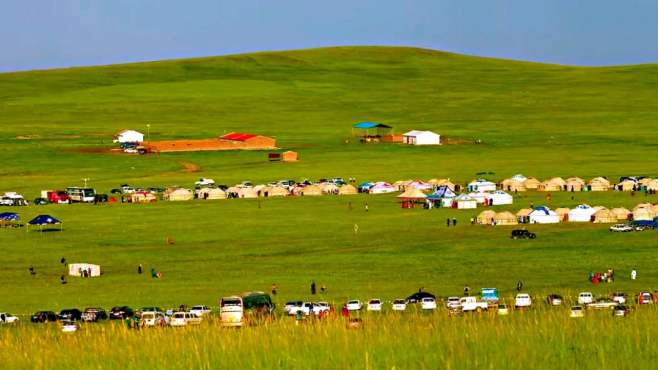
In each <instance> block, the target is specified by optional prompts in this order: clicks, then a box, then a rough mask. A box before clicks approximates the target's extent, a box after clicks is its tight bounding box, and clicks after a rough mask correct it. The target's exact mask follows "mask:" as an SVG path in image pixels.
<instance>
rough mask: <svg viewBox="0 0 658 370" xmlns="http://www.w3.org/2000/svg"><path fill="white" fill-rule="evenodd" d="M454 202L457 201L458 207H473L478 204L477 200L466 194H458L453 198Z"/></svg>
mask: <svg viewBox="0 0 658 370" xmlns="http://www.w3.org/2000/svg"><path fill="white" fill-rule="evenodd" d="M454 202H455V203H457V208H458V209H473V208H477V206H478V203H477V201H476V200H475V199H473V198H471V197H469V196H468V195H466V194H460V195H459V196H457V197H456V198H455V199H454Z"/></svg>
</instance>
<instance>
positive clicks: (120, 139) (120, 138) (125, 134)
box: [114, 130, 144, 143]
mask: <svg viewBox="0 0 658 370" xmlns="http://www.w3.org/2000/svg"><path fill="white" fill-rule="evenodd" d="M143 141H144V134H142V133H141V132H138V131H135V130H123V131H121V132H119V133H118V134H116V136H115V137H114V142H115V143H141V142H143Z"/></svg>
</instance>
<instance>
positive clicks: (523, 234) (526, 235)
mask: <svg viewBox="0 0 658 370" xmlns="http://www.w3.org/2000/svg"><path fill="white" fill-rule="evenodd" d="M536 237H537V235H536V234H535V233H531V232H530V231H528V230H525V229H516V230H512V235H511V236H510V238H512V239H535V238H536Z"/></svg>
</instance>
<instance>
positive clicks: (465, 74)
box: [0, 47, 658, 191]
mask: <svg viewBox="0 0 658 370" xmlns="http://www.w3.org/2000/svg"><path fill="white" fill-rule="evenodd" d="M656 93H658V65H643V66H624V67H612V68H581V67H565V66H556V65H542V64H536V63H524V62H514V61H507V60H497V59H487V58H476V57H468V56H462V55H456V54H449V53H443V52H436V51H430V50H422V49H413V48H389V47H343V48H326V49H312V50H300V51H290V52H276V53H269V52H268V53H256V54H246V55H236V56H227V57H214V58H202V59H189V60H173V61H163V62H152V63H137V64H126V65H116V66H103V67H90V68H73V69H60V70H48V71H35V72H22V73H10V74H0V97H1V100H0V140H1V141H2V144H3V145H4V148H5V150H3V152H2V154H1V156H2V157H1V158H2V160H3V162H4V163H11V165H10V166H3V170H2V171H1V172H2V175H3V188H12V189H18V190H21V189H26V190H35V191H36V190H37V189H40V188H42V187H46V186H51V187H53V186H65V185H69V184H71V183H76V182H79V181H80V178H82V177H89V178H91V179H93V181H94V182H95V184H96V185H97V186H100V187H103V186H107V187H109V186H115V185H116V184H117V183H118V182H124V181H130V182H131V183H133V182H136V183H140V184H142V185H150V184H172V183H181V184H183V183H188V182H190V181H191V180H192V178H193V177H197V175H199V176H201V175H203V176H214V177H216V178H220V179H222V180H223V181H225V182H232V181H239V180H244V179H247V178H248V179H251V180H253V181H265V180H271V179H278V178H288V177H291V178H298V177H311V178H313V177H326V176H333V175H340V176H356V177H358V178H373V179H374V178H384V179H389V180H396V179H400V178H409V177H418V178H429V177H439V176H445V177H452V178H456V179H459V180H468V179H470V178H472V177H474V176H475V173H477V172H481V171H488V172H494V173H496V175H494V177H504V176H507V175H510V174H512V173H516V172H523V173H526V174H529V175H534V176H538V177H547V176H554V175H555V176H557V175H562V176H569V175H578V176H582V177H590V176H595V175H607V176H618V175H623V174H631V173H632V174H651V173H654V172H658V170H657V166H656V164H657V163H656V161H655V160H654V159H652V158H650V156H648V155H647V154H648V153H649V151H650V150H652V149H653V148H655V141H656V140H655V134H653V129H654V127H655V122H656V121H658V101H656V99H655V96H656ZM363 120H374V121H380V122H383V123H386V124H389V125H392V126H394V127H395V129H396V131H399V132H403V131H405V130H408V129H412V128H417V129H430V130H434V131H437V132H439V133H441V134H442V135H443V136H444V137H446V138H448V139H451V142H454V143H459V144H457V145H444V146H442V147H440V148H422V149H419V148H407V147H400V146H391V145H378V146H363V145H360V144H357V143H354V142H351V143H349V144H346V143H345V139H346V138H348V137H349V135H350V127H351V124H352V123H354V122H357V121H363ZM147 124H150V125H151V137H152V138H153V139H171V138H183V137H189V138H203V137H213V136H217V135H218V134H222V133H224V132H228V131H234V130H235V131H250V132H257V133H262V134H266V135H271V136H275V137H276V138H277V139H278V141H279V144H280V146H282V147H284V148H292V149H295V150H298V151H299V152H300V155H301V158H302V161H301V162H300V163H297V164H295V165H293V166H279V165H272V164H269V163H266V161H265V160H264V158H265V155H264V153H259V152H248V153H244V152H243V153H188V154H175V155H173V154H172V155H160V156H149V157H133V156H122V155H111V154H107V153H103V152H101V149H102V148H106V147H108V146H110V144H109V142H110V140H111V137H112V135H113V134H114V133H115V132H117V131H118V130H120V129H123V128H135V129H138V130H142V131H146V125H147ZM475 139H480V140H482V144H480V145H474V144H473V142H474V140H475ZM638 158H642V161H637V159H638ZM182 162H190V163H194V164H196V165H197V166H199V167H200V168H201V172H200V173H198V174H194V175H190V174H189V173H185V172H182V171H181V167H182V166H181V163H182ZM652 171H653V172H652ZM654 174H655V173H654ZM26 177H27V178H30V179H32V180H33V182H25V178H26Z"/></svg>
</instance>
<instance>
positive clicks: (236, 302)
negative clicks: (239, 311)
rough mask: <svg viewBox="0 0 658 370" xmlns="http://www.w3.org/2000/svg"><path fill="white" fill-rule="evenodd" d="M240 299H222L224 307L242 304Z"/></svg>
mask: <svg viewBox="0 0 658 370" xmlns="http://www.w3.org/2000/svg"><path fill="white" fill-rule="evenodd" d="M240 305H241V303H240V300H239V299H222V307H224V306H240Z"/></svg>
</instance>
